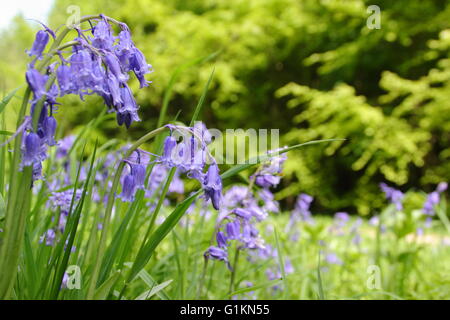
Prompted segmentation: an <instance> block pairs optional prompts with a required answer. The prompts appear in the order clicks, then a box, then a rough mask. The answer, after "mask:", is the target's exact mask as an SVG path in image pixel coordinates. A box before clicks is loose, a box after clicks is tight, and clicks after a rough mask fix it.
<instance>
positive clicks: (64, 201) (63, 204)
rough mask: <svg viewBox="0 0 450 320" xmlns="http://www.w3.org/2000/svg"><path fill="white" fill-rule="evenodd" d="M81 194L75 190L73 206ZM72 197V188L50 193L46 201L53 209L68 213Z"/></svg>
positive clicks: (78, 190)
mask: <svg viewBox="0 0 450 320" xmlns="http://www.w3.org/2000/svg"><path fill="white" fill-rule="evenodd" d="M81 193H82V192H81V190H80V189H77V190H76V192H75V198H74V206H75V205H76V202H77V201H78V200H80V198H81ZM73 197H74V193H73V188H72V189H68V190H64V191H61V192H52V194H51V195H50V197H49V198H48V200H49V202H50V204H51V205H52V206H53V207H54V208H59V209H61V212H65V213H68V212H69V210H70V205H71V203H72V198H73Z"/></svg>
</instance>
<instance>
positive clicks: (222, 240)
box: [216, 231, 228, 248]
mask: <svg viewBox="0 0 450 320" xmlns="http://www.w3.org/2000/svg"><path fill="white" fill-rule="evenodd" d="M216 241H217V245H218V246H219V248H226V247H227V245H228V244H227V238H226V236H225V234H224V233H223V232H222V231H218V232H217V233H216Z"/></svg>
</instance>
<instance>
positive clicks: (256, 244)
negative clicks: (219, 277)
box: [205, 155, 286, 262]
mask: <svg viewBox="0 0 450 320" xmlns="http://www.w3.org/2000/svg"><path fill="white" fill-rule="evenodd" d="M285 160H286V156H285V155H283V156H274V157H272V158H270V159H269V161H268V163H265V164H263V166H262V169H261V170H257V173H256V174H254V175H253V176H251V179H253V181H254V182H255V185H257V186H260V187H262V189H261V190H259V191H257V192H254V191H253V190H252V188H251V185H252V184H250V185H249V186H239V185H237V186H233V187H231V188H230V189H229V190H228V191H227V192H226V193H225V194H224V197H223V206H222V208H221V211H220V214H219V218H218V222H217V227H216V234H215V235H216V245H214V246H210V247H209V248H208V250H207V251H206V252H205V257H207V258H211V259H216V260H222V261H226V262H228V248H229V247H230V245H231V241H234V242H235V243H236V246H237V247H238V250H244V249H249V250H265V244H264V239H263V238H262V237H261V235H260V233H259V230H258V228H257V223H259V222H261V221H263V220H265V219H266V218H267V217H268V215H269V214H270V213H278V212H279V204H278V202H277V201H276V200H275V199H274V195H273V194H272V192H271V191H270V190H269V187H271V186H275V185H277V184H278V183H279V180H277V181H276V183H268V182H267V181H272V182H275V181H274V180H270V178H269V175H272V176H273V175H274V174H279V173H281V167H282V164H283V163H284V161H285ZM270 166H272V168H275V167H276V171H274V170H273V169H270V170H269V167H270ZM263 170H265V171H263ZM261 172H262V174H260V173H261ZM269 172H271V174H269ZM258 177H261V181H265V182H264V183H257V180H258ZM261 181H260V182H261Z"/></svg>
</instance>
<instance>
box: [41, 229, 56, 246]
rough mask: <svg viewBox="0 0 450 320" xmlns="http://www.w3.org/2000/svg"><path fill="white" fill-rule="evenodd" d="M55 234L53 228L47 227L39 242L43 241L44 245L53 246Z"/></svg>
mask: <svg viewBox="0 0 450 320" xmlns="http://www.w3.org/2000/svg"><path fill="white" fill-rule="evenodd" d="M55 240H56V234H55V231H54V230H53V229H48V230H47V231H46V232H45V233H44V235H43V236H41V238H40V239H39V243H43V242H44V241H45V245H46V246H49V247H50V246H53V245H54V244H55Z"/></svg>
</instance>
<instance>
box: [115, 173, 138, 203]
mask: <svg viewBox="0 0 450 320" xmlns="http://www.w3.org/2000/svg"><path fill="white" fill-rule="evenodd" d="M135 192H136V182H135V179H134V177H133V176H132V175H131V174H127V175H126V176H125V177H124V178H123V183H122V193H121V194H120V196H119V197H120V198H121V199H122V201H125V202H132V201H133V200H134V194H135Z"/></svg>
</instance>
